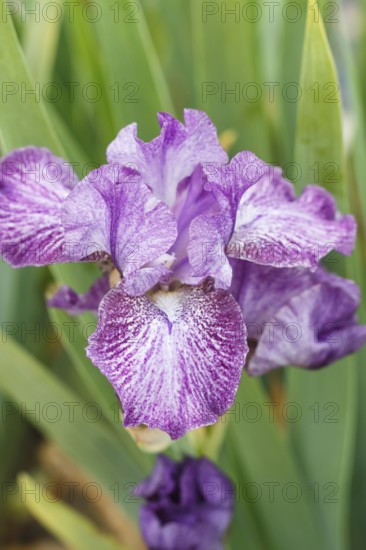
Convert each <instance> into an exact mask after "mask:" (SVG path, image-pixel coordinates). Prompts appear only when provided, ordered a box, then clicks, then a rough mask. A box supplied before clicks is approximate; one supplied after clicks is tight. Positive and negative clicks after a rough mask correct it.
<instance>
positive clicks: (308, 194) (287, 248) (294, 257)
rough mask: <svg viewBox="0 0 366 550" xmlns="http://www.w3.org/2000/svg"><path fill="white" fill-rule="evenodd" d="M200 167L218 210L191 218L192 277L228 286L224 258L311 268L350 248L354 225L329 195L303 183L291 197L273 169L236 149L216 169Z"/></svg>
mask: <svg viewBox="0 0 366 550" xmlns="http://www.w3.org/2000/svg"><path fill="white" fill-rule="evenodd" d="M208 168H209V167H206V168H205V174H206V178H207V184H206V188H211V189H212V193H213V195H214V196H215V198H216V200H217V203H218V208H219V211H218V212H217V213H214V214H213V215H207V214H205V215H203V216H199V217H198V218H196V219H195V220H194V221H193V222H192V225H191V229H190V234H191V238H190V243H189V246H188V255H189V261H190V263H191V265H192V267H193V269H194V273H195V275H197V276H199V275H205V276H213V277H215V279H216V284H217V285H218V286H220V287H223V288H228V286H229V285H230V283H231V268H230V265H229V262H228V261H227V258H226V257H227V256H229V257H232V258H238V259H242V260H249V261H252V262H255V263H258V264H263V265H272V266H276V267H315V266H316V265H318V263H319V262H320V260H321V258H322V257H324V256H325V255H326V254H328V253H329V252H330V251H331V250H338V251H339V252H341V253H343V254H350V253H351V252H352V249H353V246H354V241H355V234H356V224H355V220H354V218H353V217H352V216H341V215H340V214H339V213H337V211H336V205H335V201H334V199H333V197H332V196H331V195H330V194H329V193H328V192H327V191H325V190H324V189H322V188H320V187H317V186H308V187H306V188H305V190H304V192H303V194H302V195H301V196H300V197H299V198H298V199H296V197H295V193H294V190H293V186H292V184H291V183H290V182H289V181H287V180H285V179H284V178H283V177H282V172H281V170H280V169H279V168H271V167H270V166H269V165H267V164H266V163H263V162H262V161H260V160H259V159H257V157H255V155H252V154H251V153H248V152H243V153H239V154H238V155H236V157H234V159H233V160H232V161H231V163H230V164H229V165H227V166H225V167H222V168H221V170H219V171H217V170H216V171H215V169H212V170H209V169H208Z"/></svg>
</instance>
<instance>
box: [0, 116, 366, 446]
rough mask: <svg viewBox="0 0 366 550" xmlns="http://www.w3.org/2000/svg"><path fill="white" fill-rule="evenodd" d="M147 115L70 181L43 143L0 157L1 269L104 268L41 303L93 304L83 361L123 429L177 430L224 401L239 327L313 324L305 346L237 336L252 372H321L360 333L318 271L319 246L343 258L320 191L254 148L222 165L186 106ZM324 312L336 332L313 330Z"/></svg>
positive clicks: (206, 417)
mask: <svg viewBox="0 0 366 550" xmlns="http://www.w3.org/2000/svg"><path fill="white" fill-rule="evenodd" d="M159 123H160V126H161V133H160V135H159V136H158V137H157V138H155V139H154V140H152V141H151V142H148V143H146V142H144V141H142V140H141V139H139V138H138V137H137V127H136V124H131V125H130V126H127V127H126V128H124V129H123V130H121V132H120V133H119V134H118V136H117V138H116V139H115V140H114V141H113V142H112V144H111V145H110V146H109V147H108V150H107V160H108V163H107V164H106V165H103V166H101V167H100V168H98V169H97V170H93V171H92V172H90V174H89V175H88V176H87V177H86V178H84V179H83V180H81V181H80V182H77V179H76V176H75V175H74V173H73V170H72V168H71V166H70V165H69V164H68V163H66V162H65V161H63V160H62V159H60V158H58V157H55V156H54V155H53V154H52V153H50V152H49V151H48V150H47V149H40V148H35V147H28V148H25V149H20V150H16V151H14V152H13V153H11V154H10V155H8V156H7V157H5V158H4V159H3V160H2V161H1V164H0V166H1V174H0V178H1V179H0V196H1V204H0V243H1V250H2V256H3V257H4V258H5V260H6V261H8V262H9V263H10V264H11V265H13V266H14V267H21V266H25V265H36V266H40V265H47V264H51V263H56V262H70V261H98V262H99V265H100V266H101V269H102V276H101V278H100V279H99V280H98V281H96V282H95V284H94V285H93V286H92V288H91V289H90V290H89V291H88V292H87V293H86V294H84V295H82V296H78V295H77V294H76V293H75V292H73V291H72V290H71V289H68V288H67V287H62V288H61V289H60V290H59V291H58V293H57V294H56V295H55V296H54V297H53V299H52V300H51V301H50V305H52V306H54V307H62V308H64V309H66V310H67V311H69V312H70V313H72V314H79V313H81V312H82V311H85V310H88V309H89V310H92V311H97V309H98V326H97V330H96V332H95V333H94V334H93V335H92V336H91V337H90V339H89V346H88V348H87V355H88V357H89V358H90V359H91V360H92V362H93V363H94V364H95V365H96V366H97V367H98V368H99V369H100V370H101V372H102V373H103V374H104V375H105V376H106V377H107V378H108V380H109V381H110V382H111V383H112V385H113V387H114V389H115V391H116V393H117V394H118V396H119V398H120V400H121V404H122V408H123V413H124V425H125V426H127V427H135V426H138V425H141V424H145V425H147V426H148V427H149V428H160V429H161V430H163V431H165V432H167V433H169V435H170V436H171V437H172V438H173V439H176V438H179V437H181V436H182V435H183V434H184V433H185V432H187V431H188V430H192V429H194V428H197V427H200V426H205V425H208V424H212V423H214V422H216V421H217V418H218V417H219V416H221V415H222V414H224V413H225V412H226V410H227V409H228V408H229V407H230V406H231V404H232V403H233V401H234V397H235V393H236V390H237V387H238V384H239V382H240V378H241V373H242V368H243V366H244V364H245V360H246V356H247V352H248V344H247V329H246V325H245V323H246V324H247V325H248V327H249V328H250V329H251V328H252V322H253V319H254V322H257V323H259V322H261V321H262V320H263V319H265V320H267V322H272V323H273V322H275V323H277V322H278V323H280V324H281V322H285V321H286V319H285V320H284V317H283V316H286V315H287V316H288V320H287V321H286V322H287V323H289V322H292V321H293V319H294V318H295V319H296V322H297V323H299V324H301V325H302V324H304V323H305V324H308V323H311V324H312V325H316V326H317V328H316V331H315V333H316V335H317V339H315V341H314V342H313V341H312V342H311V346H310V344H309V342H310V341H309V339H308V338H305V337H304V338H302V339H301V341H300V343H298V345H297V349H296V351H295V347H294V348H290V347H289V345H287V346H286V345H285V344H284V343H282V344H281V345H280V344H279V339H278V338H277V339H275V341H276V342H277V346H274V345H273V342H271V341H270V342H269V343H268V344H266V341H265V338H264V337H263V336H262V337H259V336H257V337H256V338H253V335H252V334H249V337H250V340H251V341H252V340H255V341H256V346H257V347H256V353H255V356H254V357H253V358H252V361H251V362H250V363H249V365H247V368H248V371H249V372H250V373H252V374H261V373H263V372H265V371H267V370H268V369H270V368H274V367H277V366H285V365H287V364H298V365H299V366H304V367H309V368H314V367H319V366H323V365H325V364H328V363H329V362H331V361H333V360H335V359H337V358H338V357H341V356H342V355H344V354H346V353H350V352H351V351H353V350H354V349H356V348H357V347H359V346H360V345H362V343H364V341H365V340H366V336H365V331H364V328H363V327H359V326H358V325H357V322H356V317H355V311H356V309H357V306H358V302H359V297H358V294H357V289H356V287H355V286H354V285H353V284H352V283H351V282H349V281H344V280H342V279H340V278H337V279H336V278H335V277H333V276H330V275H326V274H324V275H323V276H321V275H319V274H320V273H323V272H322V271H320V270H319V269H318V264H319V262H320V260H321V258H322V257H324V256H325V255H326V254H327V253H328V252H329V251H330V250H337V251H339V252H341V253H343V254H350V253H351V252H352V249H353V246H354V240H355V232H356V224H355V221H354V219H353V217H352V216H348V215H345V216H342V215H341V214H339V213H338V212H337V210H336V205H335V201H334V199H333V197H332V196H331V195H330V194H329V193H328V192H326V191H325V190H324V189H322V188H320V187H316V186H308V187H306V188H305V189H304V191H303V193H302V194H301V196H300V197H299V198H296V196H295V194H294V190H293V186H292V184H291V183H290V182H288V181H287V180H286V179H284V178H283V177H282V173H281V171H280V170H279V169H278V168H273V167H271V166H270V165H268V164H266V163H265V162H263V161H261V160H260V159H258V158H257V157H256V156H255V155H253V154H252V153H249V152H243V153H239V154H238V155H236V156H235V157H234V158H233V159H232V161H231V162H230V163H229V164H228V158H227V155H226V153H225V151H224V150H223V149H222V147H221V146H220V144H219V141H218V138H217V133H216V129H215V127H214V125H213V124H212V122H211V121H210V119H209V118H208V117H207V115H206V114H204V113H202V112H200V111H195V110H186V111H185V124H182V123H181V122H179V121H178V120H176V119H175V118H173V117H172V116H171V115H169V114H165V113H164V114H160V115H159ZM238 265H239V267H238ZM256 270H257V271H256ZM250 273H251V275H250ZM248 274H249V275H248ZM317 277H318V279H316V278H317ZM247 281H249V282H247ZM264 281H266V282H265V283H264ZM335 281H337V282H335ZM306 292H308V294H306ZM304 293H305V294H304ZM310 298H311V299H310ZM305 299H306V301H305ZM323 301H324V303H325V302H327V304H328V305H327V310H326V308H325V307H323V305H322V304H323ZM302 302H304V303H303V306H302V305H301V304H302ZM260 304H261V305H260ZM275 304H276V307H275ZM330 304H333V305H334V309H332V307H333V306H332V307H331V305H330ZM98 306H99V307H98ZM295 306H296V307H295ZM278 316H280V319H279V320H278V319H277V318H278ZM331 318H332V320H333V321H334V322H335V323H336V325H337V326H336V327H335V328H336V329H337V336H338V337H339V338H336V339H334V338H330V337H328V338H326V336H327V334H328V333H327V334H325V333H326V332H327V330H328V332H329V329H326V328H324V325H327V324H329V321H330V319H331ZM282 329H283V326H282ZM328 336H329V334H328ZM340 338H341V340H340ZM286 344H289V343H288V342H287V343H286ZM266 346H267V347H266ZM301 346H303V347H304V349H302V348H301ZM300 348H301V350H300ZM299 350H300V351H301V352H300V351H299ZM269 354H270V355H269Z"/></svg>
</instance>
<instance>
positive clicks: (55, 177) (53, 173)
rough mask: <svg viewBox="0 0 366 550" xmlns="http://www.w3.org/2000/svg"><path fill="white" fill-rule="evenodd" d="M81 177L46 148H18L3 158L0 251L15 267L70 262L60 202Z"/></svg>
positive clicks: (0, 189)
mask: <svg viewBox="0 0 366 550" xmlns="http://www.w3.org/2000/svg"><path fill="white" fill-rule="evenodd" d="M76 181H77V178H76V175H75V174H74V172H73V169H72V167H71V166H70V165H69V164H68V163H67V162H66V161H65V160H63V159H61V158H59V157H57V156H55V155H53V154H52V153H51V151H49V150H48V149H45V148H37V147H25V148H22V149H16V150H15V151H13V152H12V153H10V154H9V155H7V156H6V157H4V158H3V159H2V160H1V162H0V246H1V250H0V254H1V255H2V256H3V258H4V259H5V260H6V261H7V262H8V263H9V264H11V265H12V266H13V267H24V266H28V265H34V266H42V265H47V264H53V263H62V262H67V261H69V258H68V251H67V247H66V245H65V235H64V229H63V227H62V223H61V214H60V211H61V205H62V203H63V201H64V200H65V199H66V197H67V196H68V194H69V193H70V191H71V190H72V188H73V187H74V185H75V183H76Z"/></svg>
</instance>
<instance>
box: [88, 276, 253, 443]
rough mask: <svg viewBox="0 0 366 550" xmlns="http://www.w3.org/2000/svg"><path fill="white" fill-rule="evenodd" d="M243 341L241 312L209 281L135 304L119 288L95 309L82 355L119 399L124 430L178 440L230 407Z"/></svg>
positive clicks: (242, 350)
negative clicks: (152, 431) (155, 431)
mask: <svg viewBox="0 0 366 550" xmlns="http://www.w3.org/2000/svg"><path fill="white" fill-rule="evenodd" d="M245 337H246V333H245V327H244V324H243V320H242V316H241V312H240V308H239V306H238V305H237V304H236V302H235V300H234V299H233V298H232V297H231V295H230V294H228V293H227V292H225V291H223V290H215V289H214V288H213V285H212V283H211V282H209V281H206V282H205V283H204V284H203V285H201V286H197V287H182V288H180V289H178V290H176V291H172V292H167V293H166V292H157V293H155V294H153V295H152V296H141V297H138V298H132V297H130V296H128V295H127V294H126V293H125V292H124V290H123V285H121V284H119V285H117V287H115V288H114V289H112V290H111V291H110V292H109V293H108V294H107V296H106V297H105V298H104V299H103V301H102V303H101V306H100V308H99V324H98V328H97V331H96V333H95V334H94V335H93V336H92V337H91V338H90V340H89V342H90V343H89V347H88V348H87V354H88V357H89V358H90V359H91V360H92V361H93V363H94V364H95V365H96V366H97V367H98V368H99V369H100V370H101V372H102V373H103V374H104V375H105V376H106V377H107V378H108V379H109V381H110V382H111V383H112V385H113V387H114V389H115V391H116V393H117V394H118V396H119V397H120V399H121V403H122V408H123V411H124V415H125V416H124V425H125V426H127V427H131V426H132V427H133V426H138V425H140V424H146V425H147V426H148V427H149V428H160V429H161V430H163V431H165V432H167V433H168V434H169V435H170V436H171V437H172V439H177V438H179V437H181V436H183V435H184V433H185V432H187V431H188V430H192V429H194V428H198V427H199V426H204V425H208V424H212V423H214V422H215V421H216V420H217V418H218V417H219V416H220V415H222V414H223V413H224V412H225V411H226V410H227V409H228V408H229V407H230V405H231V404H232V402H233V400H234V396H235V392H236V389H237V387H238V384H239V381H240V376H241V371H242V368H243V364H244V359H245V356H246V353H247V345H246V340H245Z"/></svg>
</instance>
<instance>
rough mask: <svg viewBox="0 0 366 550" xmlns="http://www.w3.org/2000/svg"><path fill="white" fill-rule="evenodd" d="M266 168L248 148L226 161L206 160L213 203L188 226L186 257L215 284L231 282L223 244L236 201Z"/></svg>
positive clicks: (197, 272) (195, 270) (232, 224)
mask: <svg viewBox="0 0 366 550" xmlns="http://www.w3.org/2000/svg"><path fill="white" fill-rule="evenodd" d="M268 171H269V167H268V165H267V164H266V163H265V162H263V161H261V160H260V159H259V158H258V157H256V156H255V155H254V154H253V153H251V152H249V151H243V152H241V153H239V154H238V155H236V156H235V157H234V158H233V159H232V160H231V162H230V163H229V164H227V165H218V164H214V163H208V164H206V165H205V166H204V167H203V172H204V179H205V182H206V185H205V189H206V191H208V192H210V193H211V195H212V198H213V199H214V200H215V203H216V207H212V206H211V212H209V213H204V214H202V215H200V216H197V218H196V219H194V220H193V221H192V223H191V226H190V239H189V243H188V258H189V262H190V264H191V266H192V268H193V273H194V274H195V275H196V277H200V276H201V277H207V276H211V277H214V278H215V281H216V285H217V286H218V287H222V288H228V287H229V286H230V284H231V278H232V270H231V266H230V264H229V261H228V259H227V254H226V247H227V245H228V243H229V241H230V239H231V237H232V234H233V231H234V227H235V220H236V215H237V209H238V205H239V202H240V200H241V197H242V195H243V193H244V192H245V191H246V190H247V189H249V188H250V187H251V186H252V185H254V184H256V182H257V181H258V180H259V179H260V178H262V176H263V174H264V173H266V172H268Z"/></svg>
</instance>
